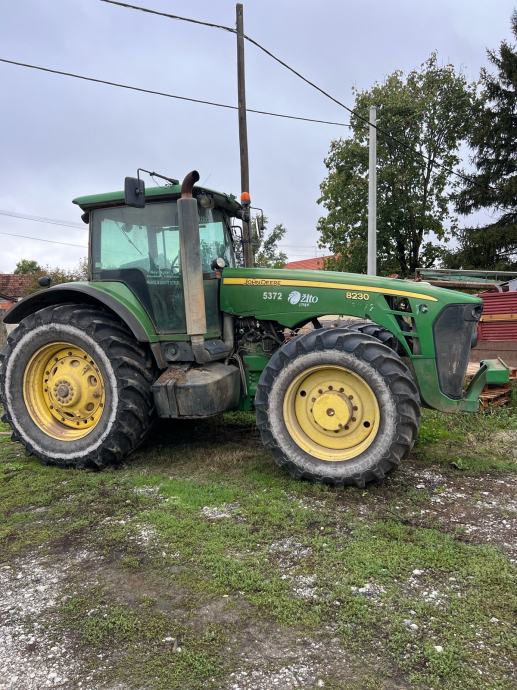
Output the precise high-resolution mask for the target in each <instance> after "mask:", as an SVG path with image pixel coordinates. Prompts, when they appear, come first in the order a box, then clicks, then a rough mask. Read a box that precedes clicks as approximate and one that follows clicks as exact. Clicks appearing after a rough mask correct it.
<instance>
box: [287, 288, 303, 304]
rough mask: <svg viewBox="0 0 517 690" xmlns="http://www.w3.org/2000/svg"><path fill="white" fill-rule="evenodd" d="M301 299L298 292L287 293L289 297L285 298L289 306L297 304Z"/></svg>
mask: <svg viewBox="0 0 517 690" xmlns="http://www.w3.org/2000/svg"><path fill="white" fill-rule="evenodd" d="M301 298H302V293H301V292H298V290H293V291H292V292H290V293H289V297H288V298H287V300H288V302H289V304H298V302H299V301H300V300H301Z"/></svg>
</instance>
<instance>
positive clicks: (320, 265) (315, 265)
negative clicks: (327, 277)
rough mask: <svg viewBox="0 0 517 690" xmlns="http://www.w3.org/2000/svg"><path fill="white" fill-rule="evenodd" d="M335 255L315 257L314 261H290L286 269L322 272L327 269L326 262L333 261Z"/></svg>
mask: <svg viewBox="0 0 517 690" xmlns="http://www.w3.org/2000/svg"><path fill="white" fill-rule="evenodd" d="M333 258H334V254H331V255H330V256H315V257H314V258H313V259H301V260H300V261H289V263H287V264H285V266H284V268H304V269H308V270H309V271H321V270H322V269H324V268H325V261H326V260H327V259H333Z"/></svg>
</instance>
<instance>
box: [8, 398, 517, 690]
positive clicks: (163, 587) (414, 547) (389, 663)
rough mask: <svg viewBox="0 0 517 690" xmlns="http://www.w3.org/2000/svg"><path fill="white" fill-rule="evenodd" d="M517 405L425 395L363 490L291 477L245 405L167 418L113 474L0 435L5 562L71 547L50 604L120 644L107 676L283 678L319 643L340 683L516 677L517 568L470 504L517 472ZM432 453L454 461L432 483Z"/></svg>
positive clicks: (136, 682)
mask: <svg viewBox="0 0 517 690" xmlns="http://www.w3.org/2000/svg"><path fill="white" fill-rule="evenodd" d="M515 413H516V409H515V407H513V406H512V407H509V408H507V409H500V410H495V411H494V412H492V413H488V414H486V413H485V414H479V415H475V416H467V415H460V416H457V417H453V416H446V415H442V414H440V413H437V412H432V411H425V412H424V416H423V422H422V429H421V435H420V439H419V442H418V444H417V446H416V448H415V451H414V455H413V459H411V460H410V461H409V463H408V464H407V466H406V469H405V470H404V471H403V472H402V471H400V472H398V473H395V474H394V475H393V476H392V477H391V478H390V479H389V480H387V481H386V482H385V483H383V484H379V485H374V486H372V487H370V488H369V489H368V490H366V491H359V490H356V489H349V490H345V491H337V490H334V489H330V488H328V487H323V486H317V485H311V484H308V483H302V482H296V481H294V480H291V479H290V478H289V477H287V476H285V475H284V474H283V473H282V472H280V471H279V470H278V469H277V468H276V466H275V465H274V463H273V461H272V459H271V456H270V455H269V454H268V453H267V452H266V451H264V450H263V449H262V447H261V446H260V443H259V441H258V437H257V434H256V431H255V429H254V425H253V417H252V415H249V414H246V413H234V414H231V415H226V416H225V417H224V419H217V420H210V421H204V422H185V423H183V424H169V425H167V424H161V425H159V426H158V427H157V429H156V431H155V433H154V434H153V438H152V444H151V443H149V444H148V445H147V446H146V447H144V448H142V449H141V450H140V451H139V452H138V453H137V454H135V456H134V457H133V459H132V460H131V461H130V462H129V463H128V464H127V465H126V466H125V467H124V468H122V469H121V470H109V471H106V472H103V473H100V474H94V473H88V472H81V471H75V470H68V471H63V470H58V469H56V468H52V467H45V466H42V465H40V464H39V463H38V462H37V461H35V460H34V459H32V458H26V457H25V455H24V453H23V450H22V448H21V447H20V446H19V445H17V444H13V443H11V442H10V440H9V438H8V437H7V436H0V506H1V517H2V520H1V523H0V540H1V544H2V550H1V551H0V562H3V563H10V564H14V565H15V564H16V562H17V559H19V558H29V557H38V558H47V559H48V560H49V561H50V562H54V563H56V564H60V563H61V564H63V563H65V564H68V566H67V570H66V572H67V577H66V579H65V582H64V585H63V587H62V590H61V592H60V595H59V597H58V600H57V603H56V607H55V608H54V609H52V610H50V611H48V612H47V613H46V614H45V616H46V618H45V616H44V617H43V618H42V619H41V621H43V624H45V620H46V625H47V626H48V630H49V634H50V635H54V636H56V637H57V638H60V637H62V636H65V637H66V638H67V639H69V640H72V643H73V645H74V649H75V654H76V655H77V656H78V658H80V659H81V660H82V664H83V665H84V668H85V669H93V668H96V667H97V666H98V659H99V657H98V655H99V654H101V655H106V658H107V661H104V662H103V663H104V666H103V671H102V674H103V676H102V679H103V680H105V681H106V682H112V683H114V684H116V683H126V684H127V686H128V687H134V688H140V687H148V688H151V689H153V690H154V689H156V690H162V689H164V690H165V688H170V689H174V688H187V689H188V690H196V689H197V688H214V689H215V688H217V689H219V688H227V687H231V682H232V681H231V679H232V676H231V674H232V673H235V672H238V671H241V670H243V669H244V670H245V671H246V672H247V673H251V672H252V671H254V670H255V671H256V670H257V669H261V670H262V671H261V672H263V673H264V674H266V675H265V676H264V677H265V678H266V680H264V686H263V687H264V688H269V687H270V686H271V683H270V681H268V680H267V678H270V677H271V676H267V674H268V673H269V674H271V673H273V672H274V671H275V669H277V670H278V669H279V668H282V667H285V666H289V664H292V665H293V667H294V666H296V665H297V664H298V665H301V664H303V663H305V664H306V665H307V664H308V663H309V662H308V661H307V660H308V659H309V660H311V661H310V663H309V666H310V665H311V664H312V667H314V668H315V669H316V671H317V674H319V675H318V678H321V679H323V681H324V683H325V685H324V687H326V688H330V689H331V690H332V689H333V688H334V689H335V690H337V689H338V688H339V689H340V690H347V689H350V690H352V689H357V690H358V689H359V688H361V689H362V688H366V689H368V688H386V689H387V688H393V687H397V688H422V690H423V689H424V688H426V689H427V688H440V689H441V690H442V689H443V690H457V688H462V690H463V689H464V690H470V689H472V690H474V689H475V690H489V689H490V690H493V689H496V690H507V689H508V690H509V689H510V688H512V687H514V686H513V678H514V676H513V673H514V671H515V669H514V668H513V667H512V665H511V664H512V658H513V657H512V649H514V645H515V642H516V640H515V637H514V635H513V633H512V626H513V622H514V621H513V614H512V610H513V609H514V608H515V606H516V604H517V601H516V596H515V591H516V589H515V569H514V567H513V566H512V565H511V563H510V561H509V560H508V558H507V556H506V555H505V553H504V552H503V551H502V550H501V548H499V547H498V546H497V539H496V540H495V544H492V545H489V544H487V543H486V542H487V541H493V539H489V538H488V537H487V538H486V539H484V538H482V536H480V537H479V539H477V540H476V539H473V538H471V537H470V536H469V534H470V533H465V532H464V530H463V531H462V529H463V527H462V524H459V525H457V524H456V522H455V516H456V513H455V512H454V511H455V510H456V509H457V505H456V503H457V502H461V501H463V503H462V505H461V509H462V510H463V513H462V514H463V515H464V516H465V515H466V516H467V517H464V518H462V519H465V520H467V518H468V519H471V518H470V517H469V515H474V516H475V515H476V511H479V510H481V508H480V507H479V503H477V501H478V498H479V497H478V494H477V493H476V492H479V491H483V489H484V488H486V489H487V490H488V491H487V492H485V493H489V494H490V496H489V499H485V500H491V499H494V500H495V499H501V496H502V495H503V494H501V492H502V491H504V490H508V491H509V492H511V487H510V488H509V489H505V487H506V482H509V481H510V477H511V475H510V474H509V473H510V472H513V471H514V470H515V463H514V462H512V461H511V460H510V459H509V458H510V457H511V455H510V453H509V452H508V448H510V446H511V448H513V446H514V445H515V438H516V435H515V434H513V436H512V435H511V432H515V431H517V415H516V414H515ZM2 430H4V429H3V427H0V431H2ZM512 439H513V440H512ZM426 472H431V473H432V474H433V476H434V477H437V478H438V479H436V480H433V481H434V483H433V482H431V483H428V484H425V485H422V484H421V481H422V480H421V477H422V476H424V475H425V473H426ZM469 482H470V483H469ZM465 486H467V488H465ZM418 487H420V488H418ZM422 487H423V488H422ZM468 487H475V491H474V490H472V491H471V490H470V489H469V488H468ZM492 487H497V492H498V493H497V494H496V493H491V492H492V491H493V489H492ZM461 491H463V493H461ZM451 492H457V494H458V496H460V497H459V498H457V499H454V500H451V502H450V504H443V501H445V500H446V497H447V496H448V495H450V494H451ZM454 495H456V494H454ZM509 495H510V493H509ZM461 496H463V498H461ZM480 496H481V494H480ZM444 505H445V507H447V506H449V507H448V508H447V510H450V514H449V513H444V514H442V513H440V512H439V510H438V509H440V510H442V512H443V511H445V508H444V507H443V506H444ZM494 505H495V504H494ZM430 506H431V507H432V506H436V510H433V511H431V510H430V509H429V508H430ZM497 506H498V507H497ZM497 506H496V507H494V508H493V510H494V511H495V513H497V515H496V517H497V519H499V518H500V519H503V517H502V516H503V515H504V516H505V518H506V517H508V515H507V513H506V512H505V510H506V508H505V505H504V501H503V502H502V503H501V504H497ZM468 511H470V513H469V512H468ZM472 519H474V518H472ZM475 534H476V533H474V535H475ZM509 537H510V534H509V533H507V534H506V536H505V538H507V539H508V538H509ZM78 553H86V554H88V556H87V558H86V560H83V561H81V562H80V563H79V564H78V565H76V566H74V567H70V562H71V561H70V559H71V558H73V557H74V554H78ZM415 573H416V574H415ZM512 607H513V609H512ZM41 621H40V622H41ZM494 621H496V622H494ZM299 640H303V644H302V643H300V642H299ZM278 649H281V650H282V653H281V654H279V652H278ZM312 649H316V650H318V651H317V652H314V653H313V652H311V650H312ZM311 654H313V656H312V657H311ZM343 660H345V662H343ZM316 671H315V673H316ZM313 680H314V679H313ZM313 680H311V681H309V680H307V682H306V687H316V686H315V685H314V683H315V681H314V682H313ZM257 682H258V681H257ZM310 683H312V685H311V684H310Z"/></svg>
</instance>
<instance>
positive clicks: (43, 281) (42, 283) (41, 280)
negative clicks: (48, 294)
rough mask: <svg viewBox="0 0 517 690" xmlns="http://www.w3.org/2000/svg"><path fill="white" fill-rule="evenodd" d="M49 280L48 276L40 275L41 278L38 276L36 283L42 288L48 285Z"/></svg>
mask: <svg viewBox="0 0 517 690" xmlns="http://www.w3.org/2000/svg"><path fill="white" fill-rule="evenodd" d="M51 282H52V280H51V279H50V276H41V278H38V285H39V286H40V287H42V288H48V287H50V283H51Z"/></svg>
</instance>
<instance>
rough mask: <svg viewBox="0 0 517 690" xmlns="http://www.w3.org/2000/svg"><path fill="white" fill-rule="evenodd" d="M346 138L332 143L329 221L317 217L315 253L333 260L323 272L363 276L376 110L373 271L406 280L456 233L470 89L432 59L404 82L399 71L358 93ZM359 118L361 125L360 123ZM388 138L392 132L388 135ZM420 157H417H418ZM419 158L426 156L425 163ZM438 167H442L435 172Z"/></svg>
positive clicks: (325, 194)
mask: <svg viewBox="0 0 517 690" xmlns="http://www.w3.org/2000/svg"><path fill="white" fill-rule="evenodd" d="M355 96H356V99H355V107H354V110H355V111H356V112H357V114H358V115H353V116H352V117H351V121H350V122H351V137H350V138H349V139H346V140H344V139H336V140H334V141H332V143H331V145H330V151H329V155H328V157H327V158H326V159H325V165H326V167H327V169H328V176H327V177H326V179H325V180H324V181H323V182H322V184H321V198H320V199H319V200H318V203H320V204H322V205H323V206H324V208H325V209H326V211H327V215H326V216H325V217H323V218H320V220H319V223H318V230H319V232H320V247H325V246H327V247H329V248H330V250H331V252H332V253H333V254H334V255H337V257H338V258H335V259H334V260H331V261H329V262H327V267H328V268H337V269H341V270H348V271H355V272H364V271H365V270H366V253H367V227H368V215H367V210H368V127H367V125H366V123H365V120H367V119H368V115H369V106H370V105H375V106H377V113H378V119H377V122H378V130H377V140H378V141H377V157H378V172H377V232H378V236H377V249H378V258H377V265H378V270H379V273H394V272H395V273H399V274H401V275H403V276H407V275H409V274H411V273H413V272H414V270H415V268H417V267H418V266H432V265H433V263H434V262H435V261H436V260H437V258H438V257H439V256H440V255H441V253H442V252H443V247H442V246H440V245H439V244H438V243H439V242H442V241H445V242H447V241H448V240H449V239H450V237H451V236H452V235H453V232H454V224H455V218H454V216H452V215H451V213H450V207H449V201H450V195H451V190H452V189H454V188H455V182H454V178H453V177H452V175H451V173H450V172H449V171H448V170H447V169H451V168H454V167H455V166H456V165H457V164H458V162H459V153H458V148H459V145H460V143H461V142H462V140H464V138H465V137H466V135H467V133H468V129H469V127H470V114H471V112H472V108H473V103H474V100H475V87H474V85H471V84H469V83H467V81H466V79H465V77H463V76H462V75H461V74H458V73H457V72H456V71H455V69H454V67H453V66H452V65H445V66H440V65H438V60H437V56H436V54H435V53H433V54H432V55H431V56H430V57H429V59H428V60H427V61H426V62H425V63H424V64H423V65H422V66H421V68H420V69H419V70H413V71H412V72H410V73H409V74H408V75H407V77H405V76H404V74H403V73H402V72H401V71H396V72H394V73H393V74H391V75H390V76H388V77H387V79H386V81H385V82H384V83H382V84H375V85H374V86H373V87H372V88H371V89H370V90H369V91H355ZM361 118H362V119H361ZM385 132H388V133H390V135H391V137H389V136H387V135H386V134H385ZM417 152H418V153H417ZM419 153H420V154H423V155H424V156H426V157H427V158H424V157H422V156H421V155H419ZM438 162H440V163H442V164H443V166H440V167H439V166H437V165H436V164H437V163H438Z"/></svg>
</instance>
